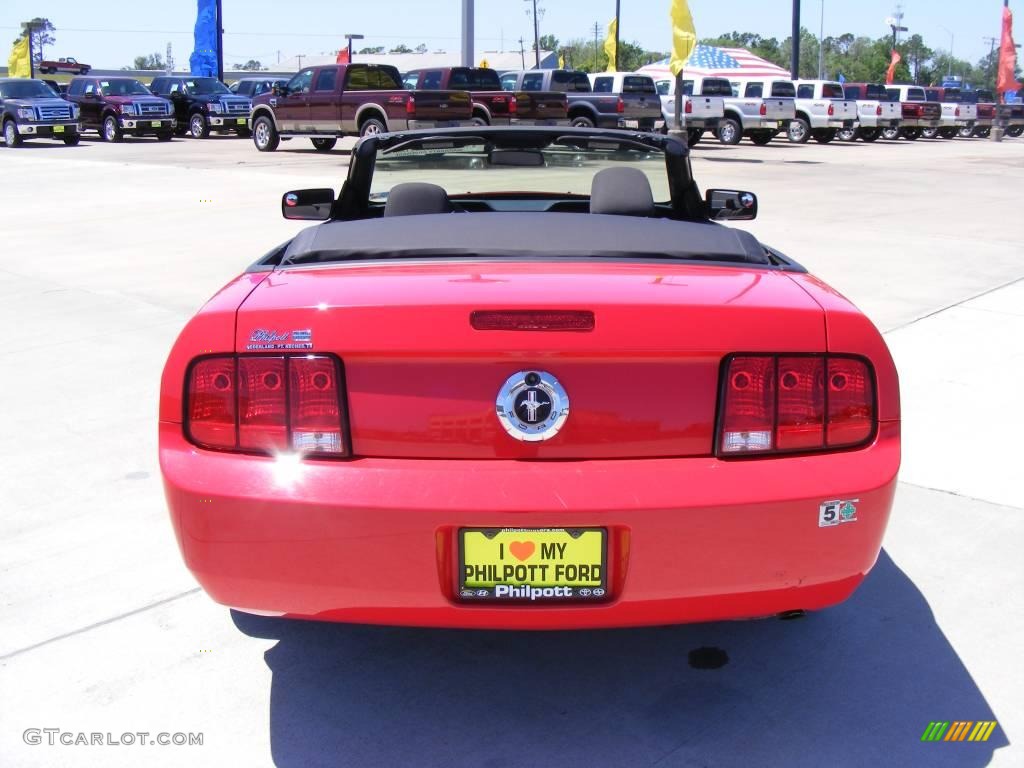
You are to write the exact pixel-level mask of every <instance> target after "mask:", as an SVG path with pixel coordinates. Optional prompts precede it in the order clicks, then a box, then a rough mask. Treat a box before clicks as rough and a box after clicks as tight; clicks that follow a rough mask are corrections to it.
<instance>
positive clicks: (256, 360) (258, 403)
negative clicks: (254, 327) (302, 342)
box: [238, 357, 288, 452]
mask: <svg viewBox="0 0 1024 768" xmlns="http://www.w3.org/2000/svg"><path fill="white" fill-rule="evenodd" d="M286 376H287V374H286V372H285V361H284V358H283V357H242V358H239V360H238V445H239V447H240V448H242V449H244V450H255V451H267V452H278V451H284V450H287V449H288V396H287V391H288V383H287V381H288V380H287V378H286Z"/></svg>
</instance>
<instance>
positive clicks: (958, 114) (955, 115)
mask: <svg viewBox="0 0 1024 768" xmlns="http://www.w3.org/2000/svg"><path fill="white" fill-rule="evenodd" d="M953 116H954V117H960V107H957V108H956V111H955V112H954V113H953Z"/></svg>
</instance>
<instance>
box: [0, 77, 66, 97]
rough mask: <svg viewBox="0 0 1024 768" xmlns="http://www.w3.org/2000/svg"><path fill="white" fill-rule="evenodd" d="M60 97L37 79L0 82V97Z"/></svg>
mask: <svg viewBox="0 0 1024 768" xmlns="http://www.w3.org/2000/svg"><path fill="white" fill-rule="evenodd" d="M52 98H60V97H59V96H58V95H57V93H56V92H54V90H53V88H51V87H50V86H48V85H47V84H46V83H41V82H39V81H38V80H22V81H21V82H7V83H0V99H52Z"/></svg>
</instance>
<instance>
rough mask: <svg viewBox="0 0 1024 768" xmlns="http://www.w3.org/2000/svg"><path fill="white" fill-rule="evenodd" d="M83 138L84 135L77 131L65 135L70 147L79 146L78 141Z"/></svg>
mask: <svg viewBox="0 0 1024 768" xmlns="http://www.w3.org/2000/svg"><path fill="white" fill-rule="evenodd" d="M81 140H82V137H81V135H80V134H79V133H78V132H77V131H76V132H75V133H68V134H65V135H64V143H65V144H67V145H68V146H69V147H77V146H78V142H79V141H81Z"/></svg>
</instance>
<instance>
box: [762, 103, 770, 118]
mask: <svg viewBox="0 0 1024 768" xmlns="http://www.w3.org/2000/svg"><path fill="white" fill-rule="evenodd" d="M767 114H768V105H767V104H765V103H764V102H761V117H764V116H765V115H767Z"/></svg>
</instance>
